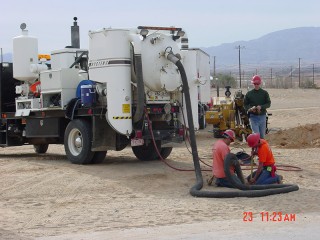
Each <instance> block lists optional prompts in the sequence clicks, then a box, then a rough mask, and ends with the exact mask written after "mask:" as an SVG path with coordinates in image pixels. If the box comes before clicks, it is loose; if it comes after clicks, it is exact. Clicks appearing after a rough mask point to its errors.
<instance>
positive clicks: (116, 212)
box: [0, 89, 320, 239]
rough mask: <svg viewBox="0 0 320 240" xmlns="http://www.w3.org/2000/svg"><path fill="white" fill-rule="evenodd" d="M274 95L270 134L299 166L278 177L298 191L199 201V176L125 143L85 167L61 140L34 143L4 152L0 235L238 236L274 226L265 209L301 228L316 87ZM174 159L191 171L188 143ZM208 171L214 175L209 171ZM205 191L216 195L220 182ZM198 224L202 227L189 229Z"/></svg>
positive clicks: (311, 171)
mask: <svg viewBox="0 0 320 240" xmlns="http://www.w3.org/2000/svg"><path fill="white" fill-rule="evenodd" d="M268 91H269V93H270V96H271V101H272V107H271V108H270V111H269V112H270V113H272V116H271V117H270V129H271V133H270V134H269V136H268V138H269V140H270V143H271V145H272V146H273V152H274V155H275V156H276V161H277V163H278V164H283V165H292V166H296V167H301V168H302V170H303V171H283V170H279V174H281V175H283V176H284V180H285V183H296V184H298V185H299V187H300V190H299V191H296V192H291V193H287V194H280V195H273V196H267V197H263V198H250V199H249V198H231V199H207V198H194V197H192V196H191V195H190V194H189V189H190V187H192V186H193V184H194V183H195V174H194V172H192V171H191V172H181V171H175V170H173V169H171V168H169V167H167V166H166V165H164V164H163V163H162V162H160V161H152V162H141V161H138V160H137V159H135V157H134V155H133V153H132V152H131V149H129V148H127V149H125V150H124V151H121V152H113V151H110V152H109V153H108V156H107V158H106V159H105V161H104V163H103V164H101V165H91V166H79V165H73V164H71V163H69V162H68V160H67V158H66V156H65V153H64V148H63V147H62V146H59V145H52V146H50V147H49V150H48V153H47V154H44V155H37V154H35V153H34V151H33V148H32V146H24V147H10V148H4V149H1V151H0V189H1V192H0V239H119V238H121V237H119V236H123V238H131V237H132V239H151V238H152V239H169V237H168V236H169V235H166V234H168V231H169V230H170V229H171V230H170V231H171V233H172V234H171V235H170V236H171V238H170V239H209V237H208V236H209V235H207V234H208V233H209V232H210V231H211V232H213V230H216V231H217V233H218V232H220V233H222V235H223V232H224V233H225V234H224V235H225V236H230V237H232V236H231V235H228V234H229V233H230V227H231V226H235V225H236V226H239V228H238V232H237V228H236V227H233V228H232V229H233V230H232V232H233V233H234V232H235V233H236V234H240V235H241V234H243V232H247V233H250V231H251V230H252V228H253V227H255V226H257V227H259V228H261V229H266V228H267V226H269V224H270V223H266V222H264V221H262V219H261V215H260V212H282V214H295V216H296V218H295V221H291V222H287V223H284V222H283V220H282V221H281V222H278V224H273V225H270V226H272V228H273V229H277V228H279V229H282V230H281V231H284V232H286V228H284V226H288V228H290V229H298V228H299V226H300V229H301V231H302V232H303V231H304V230H303V229H304V228H303V229H302V228H301V226H305V227H307V226H310V225H308V224H311V223H313V224H314V225H315V226H316V224H315V223H320V220H319V213H320V206H319V197H320V186H319V179H320V173H319V170H320V168H319V155H320V148H319V146H320V145H319V141H320V128H319V119H320V101H319V96H320V90H299V89H294V90H274V89H272V90H268ZM306 124H309V125H306ZM210 129H211V128H210V126H209V127H207V129H205V130H202V131H199V132H198V133H197V145H198V151H199V156H200V157H201V159H202V160H203V161H205V162H207V163H208V164H211V146H212V144H213V143H214V141H215V139H214V138H213V137H212V133H210V132H209V130H210ZM303 139H306V140H305V141H304V140H303ZM307 139H312V141H309V142H308V141H307ZM239 149H244V150H245V151H247V152H249V149H248V148H247V147H246V145H245V144H243V143H236V144H235V146H233V149H232V151H233V152H237V151H239ZM189 150H190V149H189ZM168 163H170V164H172V165H173V166H175V167H179V168H182V169H193V164H192V157H191V154H190V152H189V151H188V149H186V147H185V146H181V147H179V148H176V149H174V151H173V153H172V154H171V155H170V157H169V158H168ZM203 168H204V169H209V167H207V166H205V165H203ZM284 170H290V168H284ZM245 173H249V171H247V170H246V171H245ZM203 176H204V179H205V180H206V179H208V178H209V177H210V176H211V173H210V171H204V172H203ZM204 188H205V189H206V190H212V191H220V188H217V187H215V186H207V185H205V186H204ZM244 212H252V213H253V217H254V218H253V222H252V223H248V224H246V223H244V221H243V220H244V219H243V217H244ZM250 224H251V225H250ZM284 224H286V225H284ZM303 224H304V225H303ZM210 226H211V227H210ZM295 226H296V227H295ZM165 229H167V230H165ZM168 229H169V230H168ZM178 229H180V230H179V231H178ZM192 229H193V230H192ZM196 229H198V231H200V230H201V231H203V232H200V233H199V232H197V234H198V235H192V234H196V232H195V231H196ZM307 229H308V228H305V231H307ZM142 230H143V231H142ZM287 230H288V229H287ZM182 231H183V232H182ZM252 231H253V230H252ZM273 231H274V230H273ZM279 231H280V230H279ZM139 232H141V235H138V234H137V233H139ZM99 233H101V234H100V235H99ZM102 233H103V234H102ZM148 233H149V234H150V235H148ZM90 234H91V235H90ZM121 234H122V235H121ZM186 234H190V235H186ZM305 234H306V236H311V235H308V234H309V233H307V232H306V233H305ZM240 235H239V236H240ZM53 236H56V237H53ZM107 236H109V237H107ZM139 236H140V237H139ZM141 236H144V238H143V237H141ZM192 236H194V238H193V237H192ZM236 236H237V235H236ZM245 236H248V234H246V235H245ZM296 236H300V235H299V234H296ZM174 237H175V238H174ZM221 239H222V238H221ZM224 239H226V238H224ZM307 239H312V238H307ZM314 239H316V238H314Z"/></svg>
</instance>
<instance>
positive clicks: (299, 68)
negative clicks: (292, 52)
mask: <svg viewBox="0 0 320 240" xmlns="http://www.w3.org/2000/svg"><path fill="white" fill-rule="evenodd" d="M300 61H301V58H299V88H300V85H301V84H300V83H301V76H300Z"/></svg>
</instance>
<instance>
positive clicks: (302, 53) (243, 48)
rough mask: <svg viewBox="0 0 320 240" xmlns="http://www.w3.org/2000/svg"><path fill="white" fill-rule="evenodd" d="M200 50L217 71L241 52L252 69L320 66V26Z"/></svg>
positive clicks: (234, 63)
mask: <svg viewBox="0 0 320 240" xmlns="http://www.w3.org/2000/svg"><path fill="white" fill-rule="evenodd" d="M239 47H240V51H239ZM201 49H202V50H204V51H205V52H207V53H208V54H209V55H210V56H211V62H212V61H213V59H215V65H216V67H217V68H230V67H231V66H234V67H236V66H237V65H238V64H239V53H240V59H241V64H245V65H251V66H255V65H269V66H271V65H278V66H280V65H286V66H288V65H290V64H295V65H297V64H298V61H299V58H300V59H301V61H303V63H310V64H312V63H320V27H299V28H292V29H285V30H280V31H276V32H272V33H269V34H266V35H264V36H262V37H260V38H258V39H254V40H250V41H237V42H233V43H224V44H221V45H219V46H212V47H207V48H201ZM214 57H215V58H214ZM3 61H9V62H11V61H12V54H11V53H6V54H4V55H3ZM212 64H213V63H212Z"/></svg>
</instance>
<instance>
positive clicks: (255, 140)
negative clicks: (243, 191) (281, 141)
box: [247, 133, 282, 184]
mask: <svg viewBox="0 0 320 240" xmlns="http://www.w3.org/2000/svg"><path fill="white" fill-rule="evenodd" d="M247 143H248V145H249V147H251V148H252V154H255V155H258V157H259V165H258V169H257V170H256V171H255V172H253V173H252V176H251V175H249V176H248V178H247V179H248V182H249V183H250V184H273V183H282V176H280V175H277V174H276V173H275V172H276V166H275V160H274V157H273V154H272V151H271V148H270V146H269V144H268V142H267V141H266V140H264V139H262V138H260V134H259V133H254V134H250V135H249V136H248V137H247Z"/></svg>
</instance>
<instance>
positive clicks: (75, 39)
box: [71, 17, 80, 48]
mask: <svg viewBox="0 0 320 240" xmlns="http://www.w3.org/2000/svg"><path fill="white" fill-rule="evenodd" d="M73 20H74V22H73V26H71V46H72V48H80V36H79V35H80V34H79V26H78V23H77V20H78V18H77V17H74V18H73Z"/></svg>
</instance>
